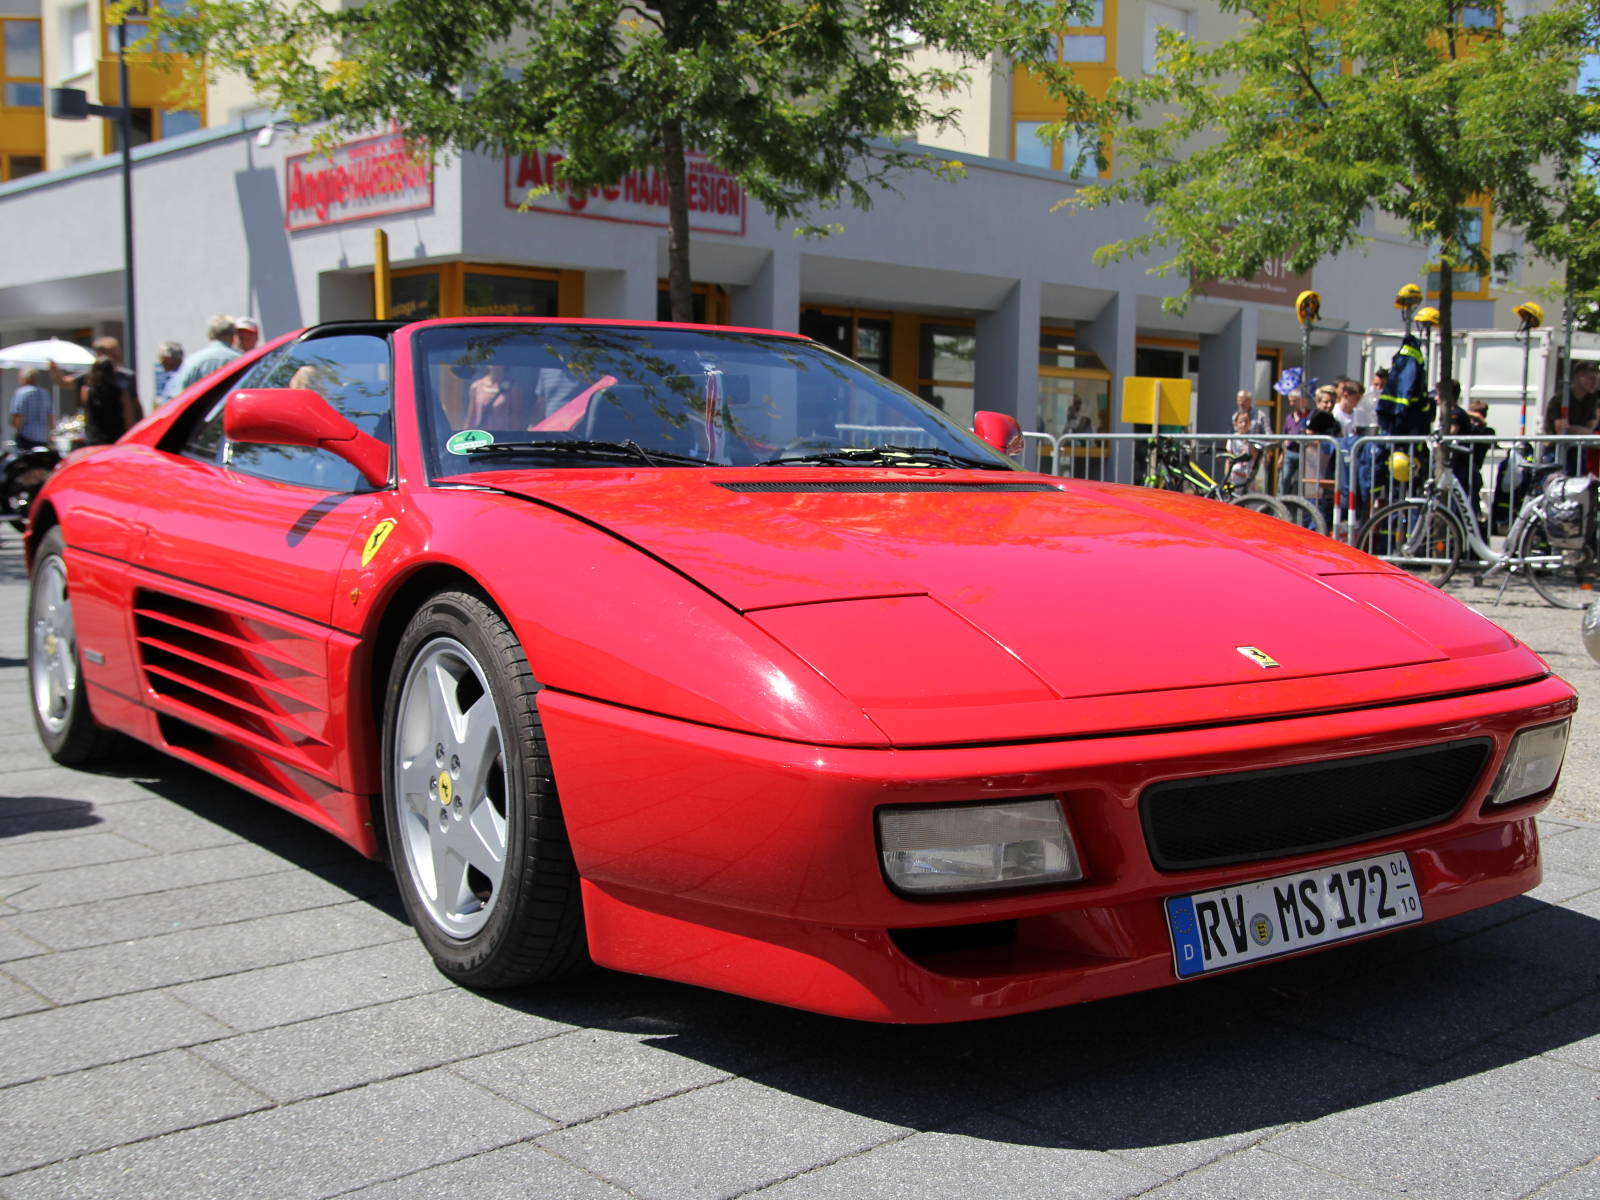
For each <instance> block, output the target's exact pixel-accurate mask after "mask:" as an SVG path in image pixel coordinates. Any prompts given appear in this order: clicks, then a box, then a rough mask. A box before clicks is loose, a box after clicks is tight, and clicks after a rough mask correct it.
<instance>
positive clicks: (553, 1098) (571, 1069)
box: [454, 1029, 729, 1124]
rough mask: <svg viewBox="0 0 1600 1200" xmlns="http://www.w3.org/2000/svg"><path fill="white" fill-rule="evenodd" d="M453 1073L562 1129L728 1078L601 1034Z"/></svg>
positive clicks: (567, 1038)
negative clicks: (541, 1116)
mask: <svg viewBox="0 0 1600 1200" xmlns="http://www.w3.org/2000/svg"><path fill="white" fill-rule="evenodd" d="M454 1070H455V1072H456V1074H457V1075H460V1076H462V1077H463V1078H465V1079H470V1080H472V1081H473V1082H474V1083H477V1084H480V1085H481V1086H483V1087H486V1088H488V1089H489V1090H490V1091H492V1092H495V1093H496V1094H498V1095H501V1096H504V1097H506V1098H507V1099H508V1100H515V1101H516V1102H517V1103H518V1104H524V1105H526V1106H527V1107H529V1108H531V1109H533V1110H534V1111H536V1112H540V1113H543V1114H544V1115H545V1116H547V1117H549V1118H551V1119H552V1120H554V1121H558V1122H561V1123H562V1124H567V1123H570V1122H573V1121H585V1120H588V1119H589V1118H591V1117H597V1116H600V1115H601V1114H602V1113H608V1112H616V1111H617V1110H619V1109H624V1108H632V1107H633V1106H634V1105H637V1104H646V1103H648V1102H649V1101H651V1100H659V1099H662V1098H663V1097H666V1096H671V1095H673V1094H675V1093H677V1092H682V1091H687V1090H688V1089H690V1088H697V1087H704V1086H705V1085H706V1084H709V1083H716V1082H717V1081H718V1080H722V1079H727V1078H729V1074H728V1072H727V1071H724V1070H720V1069H718V1068H716V1067H712V1066H708V1065H707V1064H705V1063H702V1062H696V1061H695V1060H694V1059H692V1058H686V1057H683V1056H682V1055H678V1054H674V1053H672V1052H671V1051H669V1050H658V1049H656V1048H655V1047H653V1046H649V1045H645V1044H643V1042H642V1040H641V1038H640V1037H639V1036H638V1035H636V1034H625V1033H616V1032H612V1031H610V1030H604V1029H585V1030H580V1031H578V1032H575V1033H568V1034H565V1035H564V1036H562V1037H556V1038H550V1039H548V1040H545V1041H538V1042H534V1043H533V1044H532V1045H527V1046H519V1047H517V1048H516V1049H514V1050H505V1051H502V1052H501V1053H499V1054H490V1055H486V1056H485V1057H483V1058H476V1059H473V1060H471V1061H470V1062H463V1063H458V1064H457V1065H456V1066H455V1068H454Z"/></svg>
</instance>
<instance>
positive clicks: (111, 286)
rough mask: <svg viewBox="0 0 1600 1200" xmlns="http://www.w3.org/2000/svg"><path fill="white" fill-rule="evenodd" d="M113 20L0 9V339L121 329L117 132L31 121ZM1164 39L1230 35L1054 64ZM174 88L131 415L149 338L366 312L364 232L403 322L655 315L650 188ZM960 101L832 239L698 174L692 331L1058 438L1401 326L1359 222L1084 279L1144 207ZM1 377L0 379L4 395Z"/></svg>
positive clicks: (141, 164) (661, 241)
mask: <svg viewBox="0 0 1600 1200" xmlns="http://www.w3.org/2000/svg"><path fill="white" fill-rule="evenodd" d="M30 4H31V5H32V6H33V7H32V10H31V15H30V13H29V11H25V10H27V9H28V6H29V5H30ZM107 12H108V6H107V3H106V0H89V2H88V3H77V4H74V3H71V2H70V0H42V3H41V2H40V0H0V19H3V20H4V22H5V35H6V42H5V46H6V59H5V70H6V76H5V92H4V99H5V106H4V107H3V108H0V345H4V344H12V343H16V342H19V341H26V340H31V339H33V338H36V337H45V336H51V335H57V336H63V337H67V338H72V339H77V340H80V341H87V340H88V339H89V338H91V337H93V336H96V335H99V334H106V333H109V334H113V335H119V334H120V333H121V330H122V320H123V313H122V260H123V255H122V223H121V213H122V210H121V192H120V187H121V184H120V176H119V171H120V157H119V156H116V155H114V154H113V153H112V151H114V150H116V149H117V148H118V147H117V146H116V143H115V138H114V136H113V133H112V130H111V123H110V122H104V121H100V120H93V119H92V120H90V121H87V122H68V121H56V120H52V119H49V118H47V117H46V116H45V115H44V113H45V108H44V105H45V92H46V89H47V88H48V87H55V86H73V87H82V88H83V89H84V90H86V91H88V92H90V94H91V95H90V98H91V100H97V101H100V102H103V103H115V102H116V101H117V95H116V78H117V77H116V71H115V65H116V60H115V42H114V41H113V40H112V39H113V38H114V36H115V33H114V31H113V30H112V27H111V26H110V25H109V24H108V23H107V20H106V16H107ZM13 13H14V14H15V15H13ZM1162 24H1168V25H1172V26H1174V27H1177V28H1180V29H1182V30H1183V31H1185V32H1188V33H1189V34H1191V35H1194V36H1200V37H1202V38H1206V39H1207V40H1210V39H1212V38H1215V37H1219V36H1225V35H1226V33H1227V29H1226V21H1225V18H1224V17H1223V16H1222V15H1221V14H1220V13H1218V12H1216V11H1215V10H1214V9H1211V10H1206V11H1193V10H1184V9H1180V8H1175V7H1172V6H1170V5H1166V4H1160V3H1156V0H1097V3H1096V6H1095V8H1094V10H1093V12H1092V14H1091V15H1090V16H1089V17H1088V18H1087V19H1086V23H1085V24H1084V25H1083V26H1082V27H1080V28H1074V29H1070V30H1068V31H1066V33H1065V34H1064V36H1063V37H1062V39H1061V42H1060V46H1061V53H1062V55H1063V57H1064V58H1065V59H1066V60H1067V61H1070V62H1072V63H1073V64H1074V66H1075V68H1076V69H1077V70H1078V71H1079V72H1080V73H1081V74H1082V76H1083V78H1084V79H1085V81H1086V82H1088V83H1089V84H1090V86H1091V87H1094V88H1103V87H1104V86H1105V85H1106V84H1108V83H1109V81H1110V79H1111V78H1113V77H1114V76H1115V75H1116V74H1118V73H1123V74H1126V73H1129V72H1133V71H1141V70H1144V69H1146V68H1147V67H1148V68H1153V67H1154V60H1153V53H1154V50H1153V48H1154V41H1155V34H1154V31H1155V29H1156V28H1157V27H1158V26H1160V25H1162ZM13 25H15V26H16V28H17V29H18V30H20V31H21V32H19V33H16V34H15V41H13ZM13 45H15V46H16V47H17V50H16V53H15V55H13V52H12V47H13ZM13 72H14V73H15V79H14V80H13ZM172 86H173V79H172V77H171V76H170V75H167V74H165V73H163V72H162V71H161V69H160V68H159V66H158V64H157V63H156V61H155V60H153V59H149V58H145V59H141V60H138V61H136V62H135V63H134V69H133V70H132V71H131V73H130V85H129V92H130V95H131V97H132V99H133V104H134V108H135V110H136V120H135V133H134V139H133V140H134V142H135V146H136V148H135V150H134V154H133V157H134V163H135V168H134V187H133V192H134V210H135V232H136V254H135V264H136V271H135V278H136V299H135V303H136V306H137V317H138V320H137V332H138V337H139V345H138V346H137V347H134V348H133V351H134V352H133V358H132V364H133V365H134V366H135V367H136V368H137V371H138V376H139V383H140V392H141V397H143V398H145V399H147V400H148V397H149V396H150V393H151V389H152V384H153V371H154V367H155V358H156V347H157V346H158V345H159V344H160V343H162V342H164V341H168V340H175V341H178V342H180V343H182V344H183V345H184V347H185V348H186V349H188V350H195V349H198V348H199V347H200V344H201V342H202V341H203V338H204V332H203V331H204V328H205V322H206V318H207V317H208V316H209V315H210V314H212V313H214V312H228V313H233V314H235V315H249V316H253V317H255V318H256V319H257V320H259V321H260V322H261V323H262V326H263V330H264V333H265V335H266V336H268V337H271V336H275V335H276V334H279V333H282V332H285V331H287V330H290V329H294V328H297V327H299V326H303V325H308V324H312V323H315V322H317V321H326V320H334V319H341V318H353V317H364V316H370V315H371V314H372V312H373V309H374V289H373V275H374V236H373V234H374V230H376V229H382V230H383V231H384V232H385V233H386V234H387V237H388V245H389V248H390V251H389V252H390V259H391V265H392V273H393V279H392V284H391V297H390V299H391V307H392V311H393V312H394V314H395V315H397V316H415V317H422V316H428V315H440V316H457V315H507V314H520V315H537V316H589V317H614V318H627V319H636V320H656V319H662V318H664V316H665V300H664V290H663V289H664V286H665V285H664V277H665V274H666V208H665V203H664V197H663V196H662V194H661V186H660V180H659V179H658V178H657V177H656V176H655V174H654V173H651V172H646V173H644V174H643V175H641V176H638V177H635V178H633V179H630V180H627V181H624V183H623V184H622V185H619V187H618V188H615V189H608V190H607V191H606V192H604V193H598V192H597V193H594V194H592V195H590V196H586V197H585V196H574V195H569V194H566V193H562V192H556V193H552V194H549V195H543V196H538V197H534V198H532V199H530V197H529V195H528V192H529V189H530V188H532V187H535V186H537V185H538V184H540V183H543V182H544V181H545V179H547V178H548V173H549V169H550V166H551V165H552V164H551V155H550V154H542V155H534V156H530V157H527V158H514V159H497V158H490V157H485V156H481V155H467V156H462V157H455V158H450V159H441V160H439V161H438V162H436V163H434V164H433V166H432V169H431V171H430V170H427V169H422V168H418V167H417V166H416V165H415V164H409V163H408V162H407V161H406V159H405V156H404V154H403V153H402V152H401V151H400V150H399V148H398V147H399V139H398V137H397V136H395V135H394V134H392V133H391V134H384V135H379V136H376V137H373V138H368V139H360V140H358V141H356V142H353V143H350V144H349V145H346V146H344V147H341V148H340V150H339V151H338V152H337V153H336V154H335V155H334V156H333V158H332V159H330V158H328V157H326V156H321V157H316V158H313V157H311V156H309V155H307V154H306V152H305V146H304V144H303V143H302V142H297V141H296V140H295V139H294V138H293V137H292V136H291V135H290V134H289V133H287V132H285V131H283V130H280V129H275V128H274V127H273V126H272V124H271V122H270V114H268V113H266V112H265V111H264V110H262V109H261V108H260V106H259V105H258V104H257V103H256V102H255V101H254V100H253V98H252V97H251V96H250V95H249V94H248V93H247V92H246V91H244V90H243V89H242V88H241V87H240V86H239V85H237V84H231V85H230V84H227V83H224V84H217V85H212V86H211V87H209V88H208V89H207V90H206V93H205V95H204V96H203V97H199V98H196V99H192V100H188V101H182V102H179V101H174V100H172V99H171V98H170V96H171V89H172ZM961 99H962V113H963V117H962V120H961V122H960V124H959V126H958V128H956V129H954V130H952V131H948V132H946V133H944V134H942V135H939V136H937V137H935V136H934V135H932V134H931V133H929V134H927V135H926V136H927V137H928V138H929V141H930V146H929V148H930V149H931V150H933V151H934V152H936V153H937V154H938V155H939V156H940V157H942V158H947V159H948V158H955V159H959V160H960V161H961V162H962V163H963V164H964V167H965V178H964V179H961V180H959V181H958V182H944V181H941V180H938V179H936V178H934V177H932V176H927V175H921V174H912V175H909V176H907V177H905V178H903V179H902V180H901V181H900V182H899V185H898V190H897V191H894V192H883V193H880V194H879V196H878V198H877V201H876V203H875V205H874V207H873V208H872V209H871V210H870V211H868V212H864V213H863V212H855V211H844V212H842V213H840V214H838V216H837V219H838V220H839V222H840V223H841V224H842V226H843V229H842V231H840V232H838V233H836V234H834V235H833V236H831V237H828V238H826V239H822V240H803V239H797V238H796V237H795V236H794V234H793V230H792V228H790V227H780V226H777V225H775V224H774V222H773V220H772V219H771V217H770V216H769V215H767V214H766V213H765V212H763V211H762V210H761V209H760V208H759V207H757V206H752V205H749V204H748V203H747V201H746V198H745V197H744V196H743V195H742V193H740V191H739V189H738V188H737V186H736V185H735V184H734V183H733V181H732V180H730V179H728V178H727V177H726V176H724V175H722V174H721V172H719V171H718V170H717V169H716V168H715V166H714V165H713V164H710V163H708V162H703V161H697V162H695V163H692V164H691V178H692V179H693V180H694V198H693V200H692V207H693V213H692V217H693V219H692V222H691V224H692V226H693V236H692V241H691V259H692V274H693V277H694V280H695V293H696V319H698V320H706V321H711V322H717V323H732V324H737V325H746V326H761V327H767V328H774V329H784V330H799V331H801V332H804V333H806V334H809V335H810V336H813V337H815V338H817V339H818V340H819V341H822V342H824V343H826V344H828V345H830V346H832V347H834V348H836V349H838V350H840V351H842V352H844V353H846V354H849V355H851V356H853V357H855V358H857V359H858V360H860V361H861V362H863V363H865V364H866V365H868V366H870V367H872V368H873V369H874V370H877V371H879V372H881V373H882V374H884V375H886V376H888V377H889V378H891V379H893V380H895V381H896V382H897V383H900V384H902V385H903V386H905V387H906V388H908V389H910V390H911V391H914V392H916V393H918V394H920V395H922V396H923V397H924V398H926V399H928V400H930V401H931V402H933V403H935V404H937V405H939V406H940V407H942V408H944V409H945V410H946V411H947V412H949V413H950V414H951V415H952V416H955V417H957V418H958V419H960V420H963V421H970V417H971V413H972V412H973V410H974V409H975V408H988V409H996V410H1001V411H1006V412H1011V413H1014V414H1015V415H1016V416H1017V417H1018V418H1019V420H1021V422H1022V423H1023V426H1024V428H1026V429H1034V430H1040V431H1044V432H1049V433H1061V432H1067V431H1080V432H1089V431H1110V430H1114V429H1117V428H1124V427H1125V426H1122V425H1121V424H1120V422H1119V420H1118V416H1119V414H1118V412H1117V407H1118V405H1117V402H1116V401H1117V398H1118V397H1119V396H1120V386H1119V381H1120V380H1121V379H1122V378H1123V377H1126V376H1130V375H1141V376H1149V375H1160V376H1186V377H1189V378H1191V379H1194V380H1195V381H1196V384H1197V389H1196V395H1197V405H1196V411H1195V418H1194V423H1195V425H1196V426H1197V427H1198V428H1200V429H1202V430H1216V431H1221V430H1224V429H1226V428H1228V420H1229V417H1230V415H1231V412H1232V410H1233V406H1234V396H1235V394H1236V393H1237V391H1239V390H1240V389H1245V390H1249V391H1251V392H1252V393H1253V394H1254V395H1255V396H1256V398H1257V401H1258V402H1259V403H1264V404H1269V403H1272V402H1273V401H1274V399H1275V397H1274V394H1273V393H1272V391H1271V383H1272V382H1273V380H1274V379H1275V378H1276V376H1277V374H1278V372H1279V371H1280V370H1281V369H1282V368H1284V367H1288V366H1294V365H1299V363H1300V359H1301V332H1300V327H1299V325H1298V323H1297V321H1296V319H1295V316H1294V312H1293V298H1294V295H1295V293H1296V292H1297V291H1298V290H1299V289H1300V288H1301V287H1304V286H1307V285H1308V284H1309V285H1311V286H1315V287H1316V288H1317V290H1318V291H1319V292H1321V293H1322V296H1323V306H1322V308H1323V313H1324V317H1325V321H1326V323H1327V324H1329V325H1333V326H1344V327H1348V328H1351V329H1357V330H1359V329H1366V328H1372V327H1379V326H1386V325H1391V324H1392V323H1393V321H1394V310H1393V307H1392V301H1393V296H1394V293H1395V290H1396V289H1397V288H1398V287H1399V286H1400V285H1402V284H1404V283H1408V282H1414V281H1420V280H1421V279H1422V276H1423V274H1424V268H1425V265H1426V258H1427V252H1426V249H1425V248H1424V247H1422V246H1420V245H1418V244H1417V243H1415V242H1413V241H1411V240H1409V239H1407V238H1406V237H1404V236H1403V235H1402V234H1400V233H1398V232H1396V231H1393V230H1389V229H1385V228H1384V227H1383V226H1382V225H1381V224H1380V223H1378V222H1376V221H1374V222H1373V223H1372V225H1371V228H1370V229H1369V230H1367V233H1368V235H1369V236H1370V238H1371V239H1372V244H1371V247H1370V249H1369V250H1368V252H1367V253H1365V254H1360V253H1356V254H1349V255H1346V256H1343V257H1340V258H1337V259H1334V260H1330V261H1326V262H1324V263H1321V264H1319V265H1318V266H1317V267H1316V269H1315V272H1314V277H1313V278H1311V279H1310V280H1309V281H1308V280H1303V279H1299V278H1296V277H1291V276H1289V275H1288V274H1287V273H1286V272H1284V271H1281V270H1280V271H1268V272H1264V273H1263V275H1262V276H1261V277H1258V278H1257V279H1255V280H1252V281H1249V282H1247V283H1238V284H1228V285H1218V286H1215V287H1213V288H1211V289H1210V290H1209V294H1208V295H1207V296H1206V297H1205V298H1203V299H1201V300H1198V301H1197V302H1195V303H1193V304H1192V305H1191V306H1190V307H1189V309H1188V311H1187V312H1186V313H1185V314H1184V315H1183V316H1182V317H1167V316H1165V315H1164V314H1163V311H1162V302H1163V300H1164V299H1166V298H1167V297H1169V296H1171V295H1173V294H1175V293H1176V292H1178V291H1180V290H1181V288H1180V286H1179V285H1178V284H1177V283H1176V282H1175V281H1172V280H1162V279H1160V278H1159V277H1156V276H1153V275H1151V274H1150V273H1149V270H1148V268H1149V266H1150V265H1151V264H1149V263H1145V262H1132V263H1122V264H1115V265H1111V266H1106V267H1098V266H1096V265H1095V264H1094V262H1093V254H1094V251H1095V250H1096V249H1097V248H1098V247H1099V246H1101V245H1104V244H1106V243H1108V242H1112V241H1115V240H1118V239H1120V238H1124V237H1127V236H1131V235H1133V234H1134V233H1136V232H1138V231H1139V229H1140V228H1141V226H1142V222H1143V219H1144V213H1143V211H1141V210H1138V209H1136V208H1134V207H1121V208H1111V209H1100V210H1096V211H1093V212H1088V213H1071V212H1067V211H1064V210H1061V209H1059V208H1058V205H1059V203H1060V201H1062V200H1063V199H1065V198H1067V197H1068V196H1070V194H1071V193H1072V190H1073V187H1074V182H1073V180H1072V178H1071V177H1070V169H1071V167H1072V166H1073V165H1074V163H1075V161H1076V160H1077V158H1078V154H1077V152H1076V148H1074V147H1071V146H1060V145H1057V146H1048V145H1046V144H1045V143H1042V142H1040V141H1039V139H1038V137H1037V136H1036V134H1037V130H1038V129H1039V127H1040V125H1041V124H1042V123H1044V122H1048V121H1050V120H1052V119H1053V118H1054V117H1055V115H1056V113H1055V112H1054V111H1052V105H1051V102H1050V101H1049V98H1048V97H1047V96H1046V95H1045V94H1044V92H1043V89H1042V88H1040V87H1039V86H1038V84H1037V83H1036V82H1035V81H1034V80H1032V79H1031V78H1030V77H1028V76H1027V75H1026V74H1025V73H1024V72H1020V71H1019V72H1009V71H1006V70H1003V69H996V70H995V71H993V72H992V73H988V74H982V73H980V74H978V75H976V76H975V78H974V83H973V85H972V87H971V88H970V89H969V93H968V95H966V96H965V97H963V98H961ZM179 103H183V104H187V105H188V106H187V107H174V105H176V104H179ZM30 139H31V140H30ZM1113 167H1114V164H1113ZM1491 236H1493V233H1492V230H1490V229H1489V227H1488V222H1487V220H1486V221H1485V237H1491ZM1500 248H1503V247H1496V249H1500ZM1466 282H1469V281H1466V280H1463V281H1462V283H1466ZM1471 282H1476V283H1478V284H1479V285H1481V286H1479V288H1478V290H1477V291H1468V292H1467V298H1465V299H1461V300H1458V302H1457V307H1456V313H1457V316H1456V322H1457V325H1458V327H1460V328H1469V327H1473V326H1485V327H1486V326H1493V325H1496V324H1497V323H1499V324H1502V325H1507V324H1512V323H1514V318H1512V317H1511V316H1510V312H1509V308H1510V305H1511V303H1514V300H1507V299H1503V298H1501V297H1500V296H1499V295H1498V294H1497V293H1495V292H1492V291H1491V290H1490V289H1489V287H1488V281H1486V280H1479V281H1471ZM1459 294H1461V284H1460V283H1458V295H1459ZM1497 317H1498V318H1499V320H1498V322H1497ZM1359 354H1360V339H1359V338H1351V337H1342V336H1337V335H1331V334H1321V333H1319V334H1317V335H1316V336H1315V337H1314V339H1313V354H1312V362H1311V370H1312V373H1313V374H1314V375H1317V376H1319V377H1322V378H1325V379H1326V378H1330V377H1332V376H1333V375H1336V374H1340V373H1349V374H1355V373H1357V372H1358V371H1359V368H1360V361H1359ZM13 385H14V379H12V378H10V377H9V376H8V377H7V378H5V379H0V387H3V388H4V389H5V392H6V394H7V395H9V391H10V387H11V386H13Z"/></svg>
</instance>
